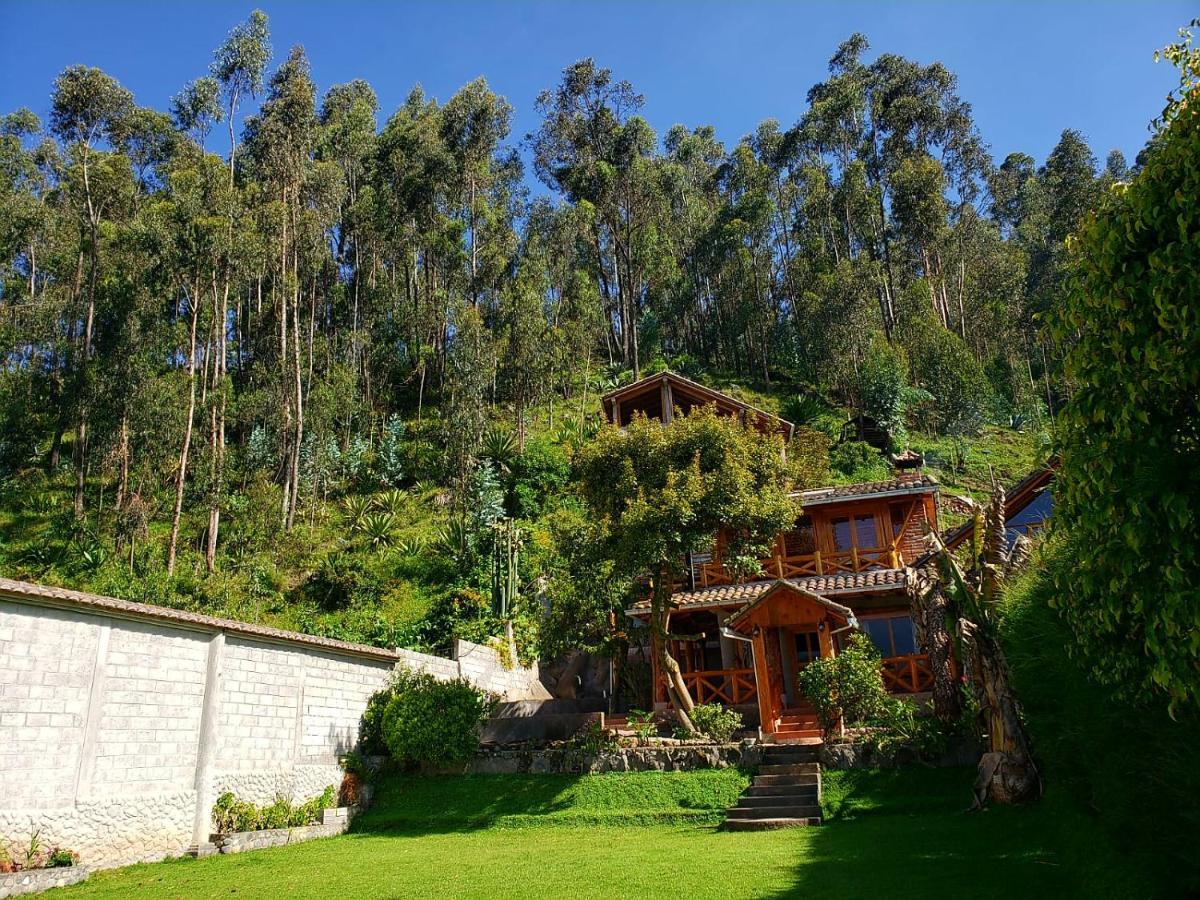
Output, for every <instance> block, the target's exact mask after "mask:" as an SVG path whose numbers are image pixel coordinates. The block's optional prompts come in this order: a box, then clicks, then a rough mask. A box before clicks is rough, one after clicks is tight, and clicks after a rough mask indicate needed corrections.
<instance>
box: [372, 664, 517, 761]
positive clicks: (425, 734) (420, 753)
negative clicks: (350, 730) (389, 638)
mask: <svg viewBox="0 0 1200 900" xmlns="http://www.w3.org/2000/svg"><path fill="white" fill-rule="evenodd" d="M380 694H384V695H385V697H384V698H382V699H380V700H378V701H377V700H376V698H378V697H379V696H380ZM494 704H495V698H494V697H493V696H492V695H491V694H488V693H487V692H486V691H482V690H480V689H479V688H477V687H475V685H473V684H471V682H469V681H467V680H466V679H465V678H455V679H451V680H449V681H439V680H438V679H436V678H434V677H433V676H432V675H430V674H428V673H427V672H411V671H408V670H406V669H399V670H397V671H396V673H395V674H394V675H393V676H392V681H391V683H390V684H389V685H388V686H387V687H386V688H384V689H383V691H381V692H380V693H379V694H376V695H375V697H372V698H371V701H370V703H368V707H367V712H368V713H370V714H371V716H372V720H371V723H370V727H371V728H372V729H375V728H378V729H379V734H380V735H381V736H382V739H383V744H384V745H385V746H386V747H387V750H388V752H389V753H390V754H391V756H392V758H393V759H394V760H396V762H398V763H400V764H401V765H403V766H434V767H437V766H445V765H450V764H453V763H463V762H466V761H467V760H468V759H470V758H471V757H472V756H473V755H474V754H475V752H476V751H477V750H478V749H479V735H480V732H481V731H482V729H483V724H484V722H485V721H486V720H487V716H488V713H489V712H491V710H492V707H493V706H494ZM380 710H382V714H380ZM363 720H364V721H363V726H364V731H365V730H366V729H367V725H368V723H367V713H364V716H363ZM377 722H378V724H376V723H377ZM372 739H374V736H373V735H372Z"/></svg>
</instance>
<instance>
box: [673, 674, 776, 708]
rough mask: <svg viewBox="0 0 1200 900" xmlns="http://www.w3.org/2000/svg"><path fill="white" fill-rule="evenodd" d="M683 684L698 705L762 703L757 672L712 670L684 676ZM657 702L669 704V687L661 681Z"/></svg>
mask: <svg viewBox="0 0 1200 900" xmlns="http://www.w3.org/2000/svg"><path fill="white" fill-rule="evenodd" d="M682 675H683V683H684V684H686V685H687V688H688V693H690V694H691V695H692V700H693V701H695V702H696V703H720V704H723V705H724V706H739V705H741V704H743V703H753V702H754V701H755V700H757V699H758V685H757V682H755V680H754V670H753V669H708V670H703V669H701V670H697V671H693V672H683V673H682ZM654 699H655V701H656V702H660V703H662V702H666V700H667V683H666V680H665V679H664V678H659V679H658V682H657V684H656V685H655V690H654Z"/></svg>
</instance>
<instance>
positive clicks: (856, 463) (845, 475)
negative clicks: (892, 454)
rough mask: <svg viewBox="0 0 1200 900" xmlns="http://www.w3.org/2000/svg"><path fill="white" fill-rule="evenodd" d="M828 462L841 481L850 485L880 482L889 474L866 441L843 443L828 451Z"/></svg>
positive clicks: (888, 470) (877, 453) (880, 458)
mask: <svg viewBox="0 0 1200 900" xmlns="http://www.w3.org/2000/svg"><path fill="white" fill-rule="evenodd" d="M829 462H830V463H831V464H832V466H833V469H834V471H835V472H836V473H837V474H838V475H839V476H841V479H842V480H844V481H847V482H850V483H852V484H853V483H856V482H860V481H882V480H883V479H885V478H887V477H888V475H889V473H890V472H891V469H890V468H889V467H888V464H887V462H886V460H884V458H883V457H882V456H880V455H879V451H878V450H876V449H875V448H874V447H872V446H871V445H870V444H868V443H867V442H866V441H843V442H842V443H840V444H838V445H836V446H835V447H834V448H833V449H832V450H830V451H829Z"/></svg>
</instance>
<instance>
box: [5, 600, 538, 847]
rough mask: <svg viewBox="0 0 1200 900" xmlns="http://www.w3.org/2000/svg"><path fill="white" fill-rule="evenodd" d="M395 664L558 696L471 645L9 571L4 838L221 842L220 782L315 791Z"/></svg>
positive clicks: (511, 691)
mask: <svg viewBox="0 0 1200 900" xmlns="http://www.w3.org/2000/svg"><path fill="white" fill-rule="evenodd" d="M397 665H404V666H409V667H412V668H419V669H422V670H424V671H429V672H431V673H433V674H434V675H435V677H438V678H442V679H448V678H457V677H460V676H462V677H466V678H468V679H470V680H471V681H472V682H474V683H475V684H477V685H479V686H480V687H482V688H484V689H486V690H489V691H492V692H494V693H496V694H499V695H500V696H502V697H503V698H505V699H509V700H520V699H527V698H530V697H544V696H548V695H547V693H546V692H545V690H544V689H542V688H541V685H540V683H539V682H538V679H537V671H536V669H533V670H515V671H509V670H508V669H505V668H504V666H503V665H502V664H501V661H500V659H499V657H498V656H497V654H496V653H495V652H494V651H493V650H492V649H491V648H488V647H482V646H480V645H477V644H470V643H468V642H460V643H459V645H458V647H456V652H455V658H454V659H444V658H441V657H435V656H426V655H424V654H419V653H412V652H410V651H406V650H388V649H381V648H377V647H365V646H361V645H354V644H346V643H342V642H339V641H332V640H328V639H323V638H314V637H310V636H306V635H300V634H294V633H290V632H283V631H278V630H275V629H270V628H265V627H262V626H256V625H250V624H247V623H241V622H232V621H228V620H222V619H214V618H211V617H207V616H200V615H196V614H192V613H184V612H179V611H176V610H170V609H164V608H161V607H152V606H144V605H141V604H136V603H127V602H124V601H120V600H115V599H113V598H107V597H97V596H94V595H89V594H81V593H77V592H74V591H66V590H62V589H58V588H48V587H44V586H37V585H28V584H24V583H21V582H13V581H8V580H6V579H0V734H2V735H3V739H2V740H0V841H3V842H5V843H8V844H20V843H22V842H27V841H28V838H29V835H30V833H31V832H32V831H34V830H40V832H41V835H40V840H41V841H42V843H43V844H45V845H60V846H63V847H67V848H69V849H72V850H75V851H76V852H78V853H79V854H80V856H81V861H82V862H83V863H84V864H87V865H93V866H95V865H100V866H106V865H118V864H124V863H128V862H135V861H141V860H152V859H161V858H163V857H166V856H173V855H179V854H181V853H183V852H185V851H187V850H188V848H189V847H195V846H197V845H199V844H202V843H203V842H205V841H207V840H208V835H209V832H210V830H211V822H210V810H211V807H212V804H213V802H214V801H215V799H216V798H217V796H219V794H220V793H221V792H223V791H227V790H228V791H233V792H234V793H236V794H238V795H239V796H240V797H242V798H244V799H247V800H252V801H254V802H257V803H267V802H270V801H271V800H273V799H274V798H275V797H276V796H279V795H282V796H285V797H287V798H288V799H289V800H291V801H293V802H299V801H301V800H304V799H307V798H309V797H312V796H315V795H317V794H319V793H321V791H322V790H323V789H324V788H325V787H326V786H327V785H330V784H333V785H336V784H338V783H339V782H340V780H341V771H340V769H339V768H338V765H337V762H338V758H339V756H341V755H342V754H344V753H345V752H347V751H348V750H350V749H352V748H353V747H354V745H355V743H356V741H357V739H358V726H359V721H360V718H361V715H362V711H363V709H364V708H365V706H366V702H367V699H368V698H369V697H370V696H371V694H372V693H374V692H375V691H376V690H378V689H379V688H380V687H381V686H383V685H384V684H385V683H386V682H387V680H388V678H389V676H390V674H391V672H392V670H393V669H394V668H395V667H396V666H397Z"/></svg>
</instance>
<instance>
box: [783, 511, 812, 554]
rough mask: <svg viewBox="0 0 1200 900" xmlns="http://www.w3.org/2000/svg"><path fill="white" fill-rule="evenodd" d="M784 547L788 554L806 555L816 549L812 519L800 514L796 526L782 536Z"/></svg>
mask: <svg viewBox="0 0 1200 900" xmlns="http://www.w3.org/2000/svg"><path fill="white" fill-rule="evenodd" d="M783 545H784V549H785V550H786V551H787V555H788V556H808V555H811V554H813V553H815V552H816V551H817V538H816V534H815V533H814V532H813V523H812V519H811V518H809V517H808V516H801V517H800V518H799V519H797V520H796V527H795V528H793V529H792V530H791V531H789V532H787V533H786V534H784V536H783Z"/></svg>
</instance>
